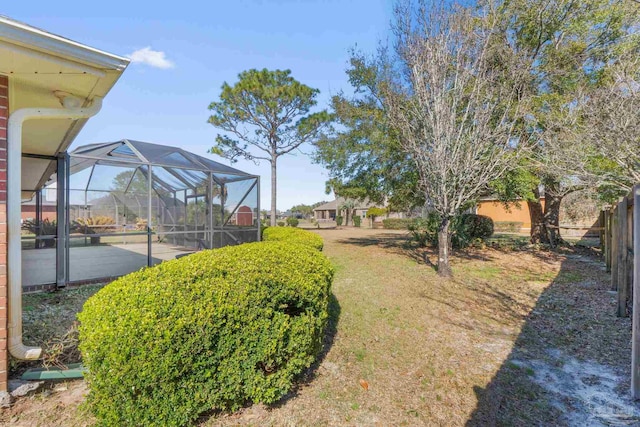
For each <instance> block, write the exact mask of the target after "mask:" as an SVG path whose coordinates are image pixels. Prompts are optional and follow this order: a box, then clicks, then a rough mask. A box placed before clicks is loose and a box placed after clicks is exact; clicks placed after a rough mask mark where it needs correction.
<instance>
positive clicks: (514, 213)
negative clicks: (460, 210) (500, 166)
mask: <svg viewBox="0 0 640 427" xmlns="http://www.w3.org/2000/svg"><path fill="white" fill-rule="evenodd" d="M580 197H582V196H581V195H579V194H577V195H575V197H574V198H580ZM572 199H573V198H572V197H571V195H570V196H567V197H565V199H564V200H563V203H562V205H561V206H560V233H561V234H562V235H564V236H573V237H583V236H597V235H598V233H599V229H598V227H599V220H598V216H599V209H598V207H597V206H596V203H595V202H593V201H589V203H587V205H588V207H587V208H584V207H582V208H581V209H577V208H576V207H575V202H574V201H573V200H572ZM572 202H573V203H572ZM540 203H541V204H542V208H543V209H544V204H545V199H544V197H542V198H541V199H540ZM475 213H476V214H478V215H484V216H488V217H489V218H491V219H492V220H493V223H494V228H495V230H496V231H513V232H519V233H529V232H530V231H531V217H530V215H529V208H528V206H527V202H526V201H524V200H522V201H520V202H519V203H518V205H517V206H516V205H515V204H511V205H510V206H509V208H507V207H506V206H505V205H504V203H502V202H500V201H499V200H498V199H497V198H491V197H487V198H483V199H481V200H480V201H479V202H478V204H477V206H476V210H475Z"/></svg>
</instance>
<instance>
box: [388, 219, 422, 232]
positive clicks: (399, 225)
mask: <svg viewBox="0 0 640 427" xmlns="http://www.w3.org/2000/svg"><path fill="white" fill-rule="evenodd" d="M417 220H418V219H417V218H387V219H383V220H382V226H383V227H384V228H387V229H389V230H408V229H409V227H410V226H412V225H415V224H416V222H417Z"/></svg>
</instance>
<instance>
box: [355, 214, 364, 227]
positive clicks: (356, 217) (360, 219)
mask: <svg viewBox="0 0 640 427" xmlns="http://www.w3.org/2000/svg"><path fill="white" fill-rule="evenodd" d="M361 222H362V218H360V217H359V216H358V215H354V216H353V225H354V226H356V227H360V223H361Z"/></svg>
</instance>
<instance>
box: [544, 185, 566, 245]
mask: <svg viewBox="0 0 640 427" xmlns="http://www.w3.org/2000/svg"><path fill="white" fill-rule="evenodd" d="M544 200H545V203H544V223H545V228H546V231H547V240H548V243H549V245H551V247H552V248H555V247H556V246H558V244H559V243H560V202H561V201H562V196H558V195H554V194H553V193H551V194H549V193H547V194H545V198H544Z"/></svg>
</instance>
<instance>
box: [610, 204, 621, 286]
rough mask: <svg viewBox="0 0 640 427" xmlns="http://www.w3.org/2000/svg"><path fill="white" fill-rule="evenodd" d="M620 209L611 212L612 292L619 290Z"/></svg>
mask: <svg viewBox="0 0 640 427" xmlns="http://www.w3.org/2000/svg"><path fill="white" fill-rule="evenodd" d="M618 246H619V240H618V207H617V206H616V207H615V208H614V209H613V211H612V212H611V249H610V251H611V255H610V258H611V290H612V291H617V290H618Z"/></svg>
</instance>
